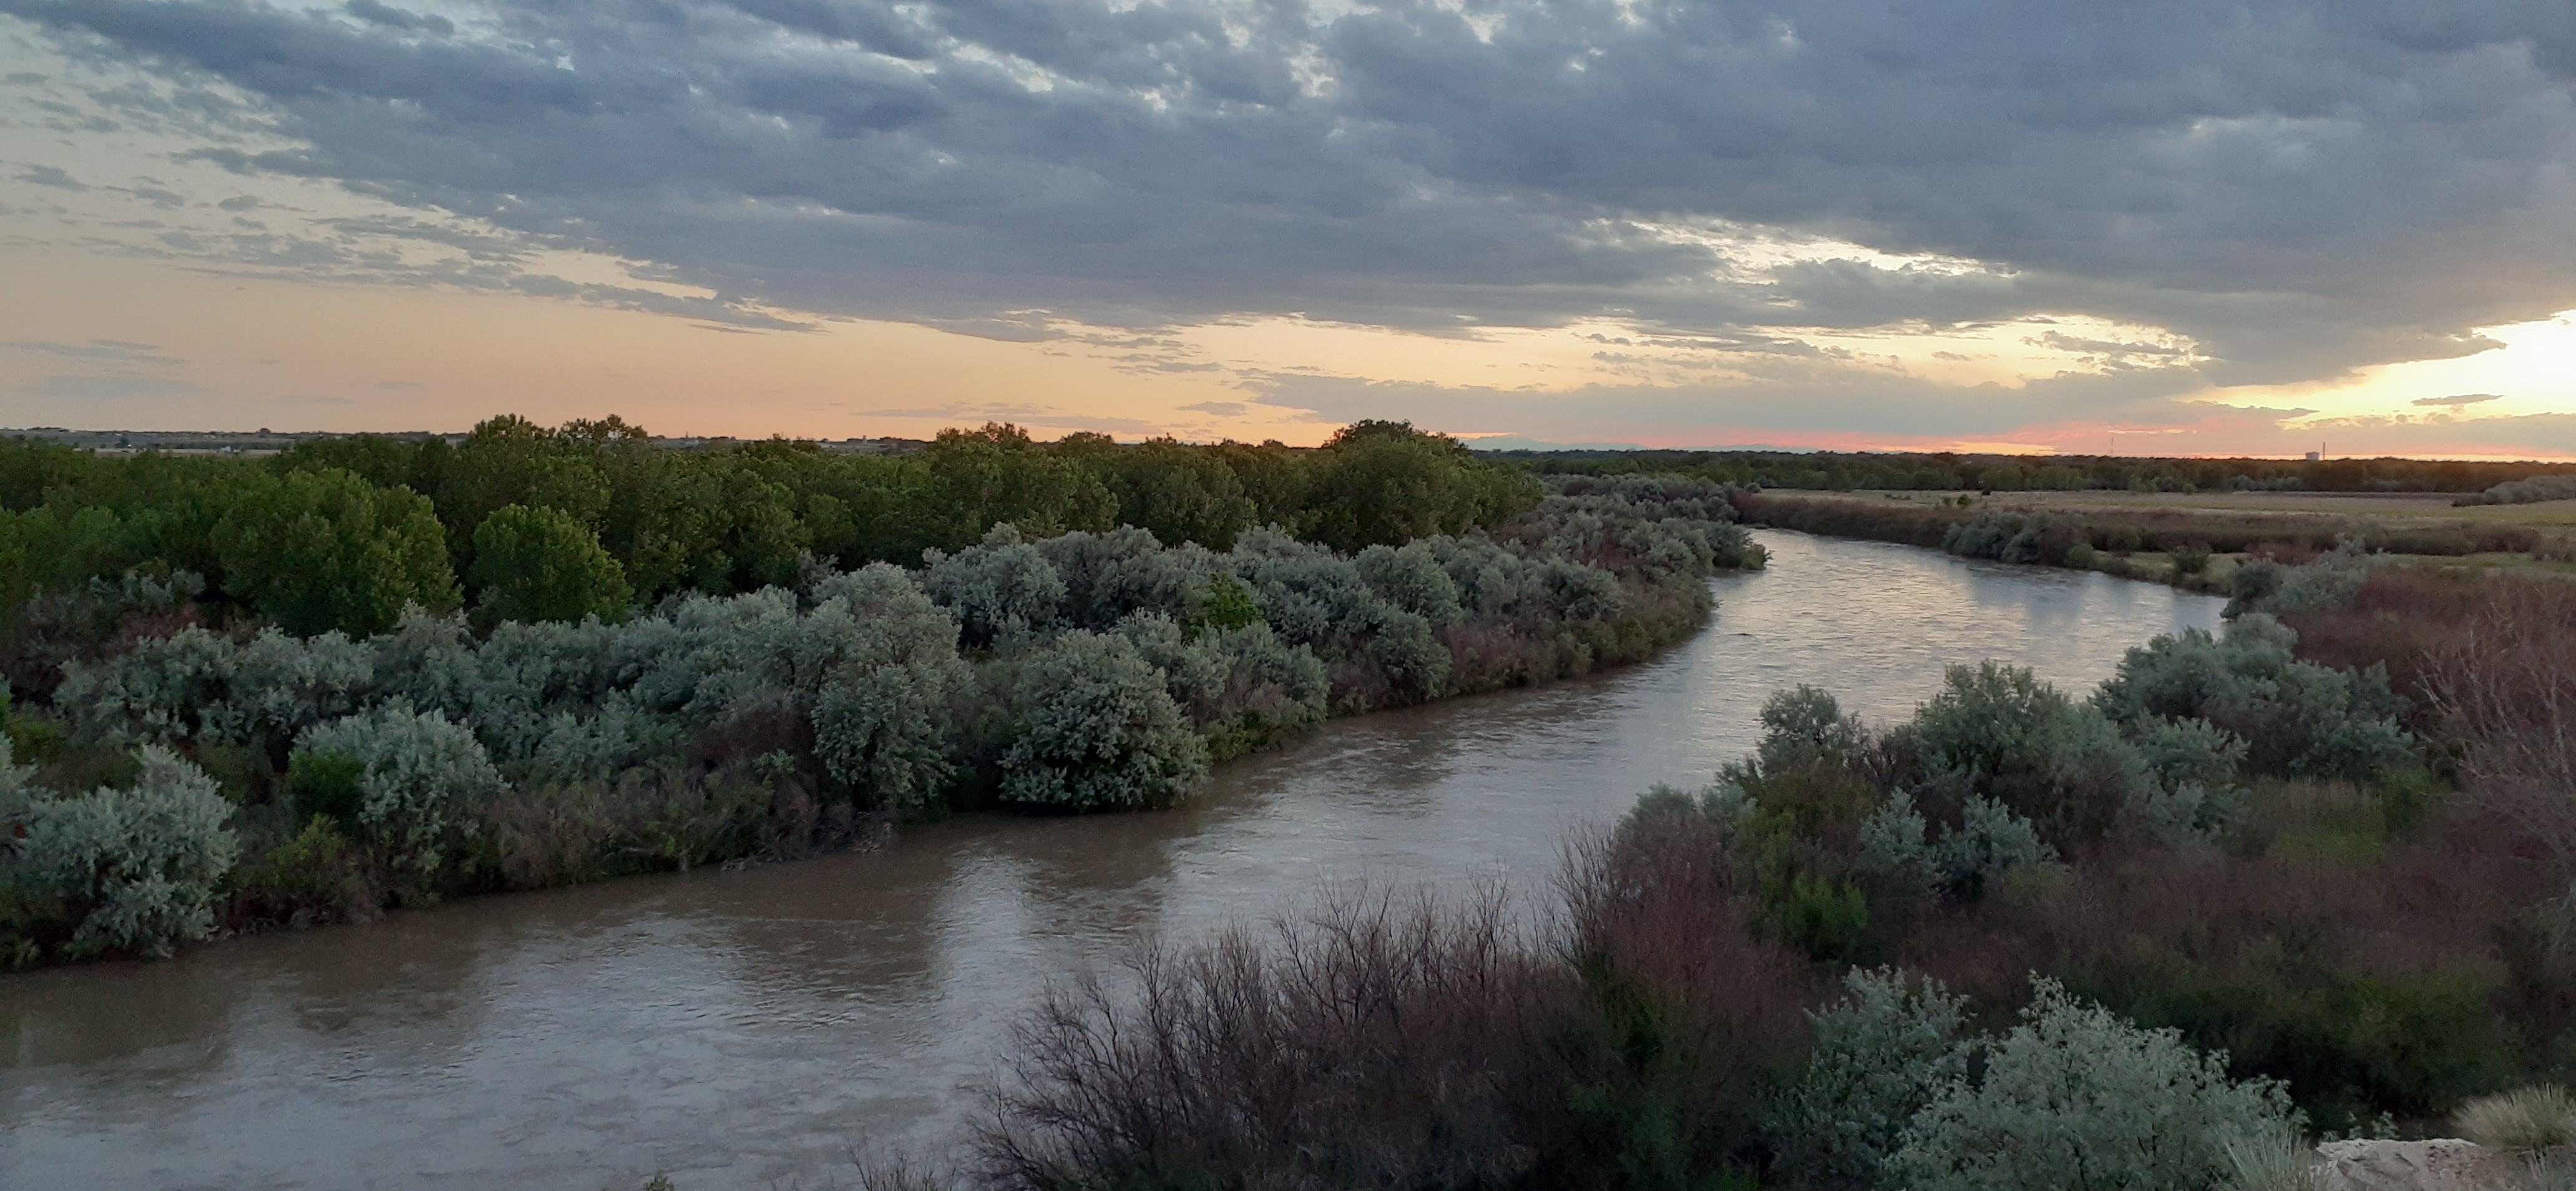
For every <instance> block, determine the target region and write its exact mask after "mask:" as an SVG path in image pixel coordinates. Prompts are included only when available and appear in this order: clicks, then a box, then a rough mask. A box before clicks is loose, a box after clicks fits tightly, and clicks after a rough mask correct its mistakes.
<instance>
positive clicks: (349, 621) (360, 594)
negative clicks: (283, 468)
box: [212, 470, 458, 635]
mask: <svg viewBox="0 0 2576 1191" xmlns="http://www.w3.org/2000/svg"><path fill="white" fill-rule="evenodd" d="M243 487H244V491H243V492H242V494H241V496H240V499H239V500H238V502H237V503H236V504H235V506H234V507H233V509H232V510H231V512H230V513H228V514H227V515H226V516H225V517H224V519H223V520H222V521H221V522H219V523H218V524H216V525H215V527H214V531H213V534H212V537H213V542H214V548H215V553H216V556H217V557H218V558H219V559H220V560H221V563H222V576H223V578H222V584H223V589H224V590H225V592H226V593H227V594H229V595H231V596H232V597H233V598H235V599H238V600H242V601H244V602H245V603H248V604H249V605H250V606H251V607H252V608H254V609H256V610H257V611H258V612H259V613H260V614H261V615H262V616H265V617H267V618H268V619H270V620H272V621H275V622H276V623H277V624H278V626H279V627H281V628H284V629H285V630H286V631H288V632H290V633H296V634H299V635H310V634H314V633H320V632H325V631H328V630H331V629H340V630H342V631H344V632H349V633H356V634H365V633H377V632H382V631H384V630H386V629H389V628H392V627H393V625H394V622H395V621H396V620H397V619H399V618H400V617H401V616H402V611H403V609H404V607H406V606H408V605H411V604H418V605H421V606H422V607H425V608H429V609H432V610H444V609H448V608H453V607H455V606H456V604H457V600H458V593H457V590H456V572H455V570H454V569H453V568H452V567H451V566H450V565H449V563H448V557H447V550H446V547H445V545H444V544H443V542H442V540H441V535H440V533H439V526H438V517H437V515H436V513H435V512H433V510H432V508H431V505H430V502H429V500H428V499H427V498H425V497H422V496H420V495H419V494H417V493H414V492H412V491H410V490H409V489H404V488H378V487H376V486H375V485H372V484H369V483H368V482H367V481H366V480H365V479H364V478H363V477H360V476H358V475H357V474H355V473H352V472H346V471H338V470H329V471H309V472H293V473H290V474H288V475H285V476H281V477H278V478H276V479H274V480H271V481H268V482H266V483H257V484H245V485H244V486H243Z"/></svg>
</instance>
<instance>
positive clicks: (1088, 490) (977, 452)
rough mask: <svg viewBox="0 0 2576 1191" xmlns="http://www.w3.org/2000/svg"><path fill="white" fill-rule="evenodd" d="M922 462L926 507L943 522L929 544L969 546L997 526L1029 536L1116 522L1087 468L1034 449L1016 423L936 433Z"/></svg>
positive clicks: (1114, 508)
mask: <svg viewBox="0 0 2576 1191" xmlns="http://www.w3.org/2000/svg"><path fill="white" fill-rule="evenodd" d="M923 462H924V463H925V465H926V466H927V467H928V468H929V469H930V475H931V480H932V483H931V492H932V494H933V498H934V500H935V501H936V504H935V505H934V506H933V507H934V508H935V509H936V510H938V511H940V512H941V513H942V514H944V516H945V519H946V520H947V525H946V526H945V532H944V534H943V537H944V539H945V540H943V541H940V542H936V543H933V544H934V545H939V546H943V547H947V548H949V549H955V548H957V547H960V546H965V545H968V544H970V543H972V542H974V541H976V540H977V539H979V538H981V537H983V536H984V531H986V530H988V529H990V528H992V526H993V524H994V523H995V522H997V521H1007V522H1009V523H1011V524H1013V525H1016V526H1019V527H1020V529H1021V530H1022V532H1024V533H1026V534H1028V535H1029V536H1030V537H1036V538H1045V537H1053V536H1055V535H1057V534H1060V533H1063V532H1065V531H1066V530H1072V529H1089V530H1103V529H1108V528H1110V527H1111V526H1113V525H1115V524H1117V517H1118V498H1117V497H1115V496H1112V495H1110V492H1109V489H1108V487H1107V486H1105V485H1103V484H1102V483H1101V482H1100V479H1099V477H1097V476H1095V475H1093V474H1092V472H1091V469H1089V468H1087V467H1084V466H1083V465H1082V463H1081V462H1080V461H1079V460H1078V459H1076V458H1069V457H1067V456H1065V455H1062V454H1058V453H1055V452H1050V451H1046V450H1041V449H1040V448H1039V447H1038V445H1037V443H1036V442H1035V441H1034V440H1032V439H1030V438H1029V433H1028V431H1025V430H1022V429H1020V428H1019V427H1017V426H1012V425H1008V424H1005V423H988V424H986V425H985V426H984V427H983V428H982V429H980V430H942V431H940V432H939V438H938V439H937V441H934V442H932V443H931V444H930V449H929V450H927V451H925V452H923Z"/></svg>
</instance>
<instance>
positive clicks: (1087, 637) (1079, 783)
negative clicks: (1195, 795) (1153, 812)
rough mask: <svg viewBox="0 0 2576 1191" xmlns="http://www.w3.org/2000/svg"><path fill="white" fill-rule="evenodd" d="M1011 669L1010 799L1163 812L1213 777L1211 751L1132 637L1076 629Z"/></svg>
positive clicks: (1006, 773)
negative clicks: (1160, 809) (1202, 780)
mask: <svg viewBox="0 0 2576 1191" xmlns="http://www.w3.org/2000/svg"><path fill="white" fill-rule="evenodd" d="M1002 664H1003V665H1006V666H1007V667H1008V668H1009V671H1010V673H1009V677H1008V681H1009V683H1010V687H1011V689H1010V691H1009V693H1008V705H1009V707H1010V714H1011V720H1012V724H1011V732H1012V739H1011V743H1010V746H1009V747H1008V748H1007V749H1006V750H1005V751H1004V753H1003V755H1002V762H1001V768H1002V796H1003V797H1004V798H1005V799H1008V800H1010V801H1012V802H1023V803H1031V804H1037V805H1046V806H1063V807H1070V808H1075V809H1083V810H1089V809H1097V808H1111V807H1137V806H1160V805H1164V804H1167V803H1170V802H1172V801H1174V800H1175V799H1178V798H1179V797H1180V796H1181V795H1182V794H1184V793H1187V792H1188V790H1189V788H1190V787H1191V786H1192V785H1194V784H1195V783H1196V782H1197V781H1198V780H1199V779H1200V778H1201V777H1203V776H1205V775H1206V773H1207V748H1206V746H1205V744H1204V743H1203V742H1202V741H1201V740H1200V739H1199V735H1198V733H1196V732H1193V731H1191V730H1190V726H1189V724H1188V723H1187V722H1185V721H1184V720H1183V719H1182V717H1181V709H1180V706H1179V705H1178V704H1176V703H1174V702H1173V701H1172V696H1171V693H1170V692H1169V691H1167V690H1165V689H1164V686H1163V678H1162V675H1160V674H1159V673H1157V672H1156V671H1155V670H1154V667H1153V666H1152V665H1150V664H1148V663H1147V662H1146V661H1145V658H1144V656H1143V655H1142V654H1140V653H1138V652H1137V650H1136V647H1135V646H1134V645H1133V644H1131V643H1129V642H1128V641H1127V639H1126V638H1124V637H1118V636H1111V635H1104V634H1099V633H1092V632H1088V631H1085V630H1081V629H1075V630H1071V631H1068V632H1066V633H1063V634H1061V635H1059V636H1058V637H1056V638H1055V639H1054V640H1052V641H1050V642H1048V643H1046V644H1045V645H1042V646H1039V647H1037V648H1035V649H1033V650H1031V651H1029V652H1028V653H1026V654H1023V655H1021V656H1018V657H1014V658H1011V659H1009V660H1008V661H1007V662H1005V663H1002Z"/></svg>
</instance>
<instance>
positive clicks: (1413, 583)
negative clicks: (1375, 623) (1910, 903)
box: [1351, 541, 1467, 629]
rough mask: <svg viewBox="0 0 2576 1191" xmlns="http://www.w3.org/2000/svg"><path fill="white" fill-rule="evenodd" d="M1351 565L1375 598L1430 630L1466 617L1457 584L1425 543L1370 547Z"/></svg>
mask: <svg viewBox="0 0 2576 1191" xmlns="http://www.w3.org/2000/svg"><path fill="white" fill-rule="evenodd" d="M1351 564H1352V566H1354V567H1355V568H1357V569H1358V571H1359V574H1360V579H1361V581H1362V582H1364V583H1366V584H1368V586H1369V590H1370V591H1372V592H1374V593H1376V595H1377V597H1378V598H1379V599H1382V600H1385V601H1386V602H1387V603H1390V604H1393V605H1395V606H1396V607H1398V608H1401V609H1403V610H1404V611H1406V612H1410V613H1412V614H1413V615H1415V616H1419V617H1421V618H1422V619H1423V620H1424V621H1425V622H1426V623H1427V624H1428V625H1429V626H1430V627H1431V628H1434V629H1441V628H1447V627H1448V626H1450V625H1453V624H1456V623H1458V622H1459V621H1460V620H1463V619H1465V618H1466V615H1467V613H1466V610H1465V609H1464V608H1463V607H1462V606H1460V604H1459V602H1458V583H1457V581H1456V580H1454V579H1451V578H1450V577H1449V572H1448V569H1447V568H1445V567H1443V566H1441V565H1440V554H1439V552H1438V551H1437V550H1436V549H1434V548H1433V546H1432V544H1431V543H1429V542H1421V541H1416V542H1407V543H1405V544H1404V545H1402V546H1371V547H1369V548H1368V549H1366V550H1362V551H1360V552H1359V554H1358V555H1357V556H1356V557H1354V558H1353V559H1352V560H1351Z"/></svg>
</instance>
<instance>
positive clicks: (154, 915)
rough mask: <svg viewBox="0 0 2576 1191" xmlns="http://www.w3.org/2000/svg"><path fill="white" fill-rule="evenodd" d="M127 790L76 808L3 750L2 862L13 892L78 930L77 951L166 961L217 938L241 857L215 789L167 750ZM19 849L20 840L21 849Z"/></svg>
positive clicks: (108, 791)
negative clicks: (190, 944) (229, 881)
mask: <svg viewBox="0 0 2576 1191" xmlns="http://www.w3.org/2000/svg"><path fill="white" fill-rule="evenodd" d="M137 757H138V759H139V760H140V761H141V772H140V773H139V774H138V775H137V776H136V778H135V780H134V784H133V785H132V786H130V787H127V788H124V789H117V788H114V787H101V788H99V789H96V790H93V791H90V792H89V793H87V794H83V795H80V796H77V797H72V798H56V797H52V796H50V795H47V794H46V793H44V792H43V791H42V790H40V789H38V788H36V787H35V786H34V784H33V782H32V781H31V780H30V775H29V774H28V772H27V771H26V770H25V769H23V768H20V767H18V766H16V765H15V764H13V763H12V760H11V757H10V755H9V746H8V744H7V741H6V740H5V738H0V827H6V828H7V830H0V848H5V851H0V855H5V857H6V864H5V867H6V868H7V869H9V870H10V872H9V873H8V880H9V883H11V884H16V885H20V886H21V887H23V888H27V889H30V890H32V891H34V892H36V893H38V894H39V895H41V896H46V897H50V898H53V899H58V900H59V901H60V903H61V904H62V905H64V906H65V907H66V908H67V910H68V912H69V913H70V914H71V915H73V916H75V917H77V918H78V926H77V927H76V928H75V930H74V932H73V936H72V942H73V946H74V948H75V949H78V950H88V951H97V950H103V949H107V948H120V949H125V950H130V951H137V952H141V953H144V954H147V955H167V954H169V951H170V948H171V946H172V945H173V944H175V943H179V942H184V941H188V940H193V939H202V938H204V937H206V936H207V935H208V934H211V933H213V931H214V924H215V920H214V896H215V889H216V886H217V885H218V884H219V883H220V882H221V881H222V880H223V878H224V874H226V873H227V872H230V871H231V870H232V865H233V861H234V859H235V858H236V856H237V855H238V854H239V849H240V845H239V842H238V841H237V840H236V839H235V838H234V836H233V833H232V830H231V828H230V827H228V826H226V823H227V821H228V820H230V818H231V817H232V813H233V807H232V804H231V803H230V802H227V801H225V799H224V797H223V795H222V794H220V793H217V792H216V789H215V782H214V779H212V778H209V777H207V776H206V774H205V772H204V771H202V770H200V769H198V768H197V767H196V766H194V765H191V764H189V763H188V762H187V761H184V760H182V759H180V758H179V756H178V755H177V754H175V753H172V752H170V751H169V750H167V749H165V748H162V747H161V746H159V745H150V744H147V745H144V746H143V747H142V748H141V750H140V751H139V752H138V754H137ZM13 837H14V838H13Z"/></svg>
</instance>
